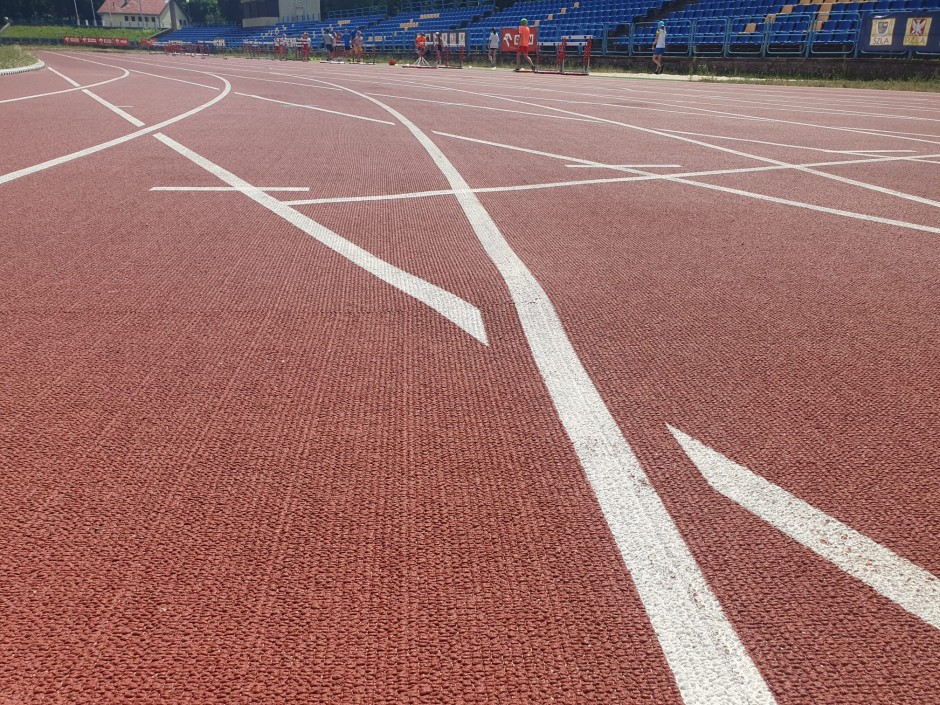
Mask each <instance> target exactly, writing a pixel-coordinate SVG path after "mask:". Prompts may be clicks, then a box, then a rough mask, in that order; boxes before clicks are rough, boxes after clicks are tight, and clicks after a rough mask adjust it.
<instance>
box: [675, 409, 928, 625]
mask: <svg viewBox="0 0 940 705" xmlns="http://www.w3.org/2000/svg"><path fill="white" fill-rule="evenodd" d="M667 426H668V424H667ZM668 427H669V430H670V432H672V435H673V436H674V437H675V439H676V441H678V443H679V445H680V446H682V449H683V450H684V451H685V453H686V455H688V456H689V458H690V459H691V460H692V462H693V463H694V464H695V466H696V467H697V468H698V469H699V472H701V473H702V475H704V476H705V479H706V480H707V481H708V484H709V485H711V486H712V487H713V488H714V489H715V490H716V491H718V492H720V493H721V494H723V495H724V496H725V497H727V498H728V499H730V500H732V501H733V502H736V503H737V504H739V505H741V506H742V507H744V508H745V509H746V510H748V511H749V512H751V513H752V514H755V515H756V516H758V517H760V518H761V519H763V520H764V521H766V522H767V523H768V524H770V525H771V526H773V527H775V528H777V529H779V530H780V531H782V532H783V533H785V534H786V535H787V536H789V537H790V538H791V539H793V540H794V541H798V542H799V543H801V544H803V545H804V546H806V547H807V548H808V549H810V550H811V551H813V552H815V553H816V554H818V555H820V556H822V557H823V558H825V559H826V560H827V561H830V562H832V563H834V564H835V565H837V566H838V567H839V568H841V569H842V570H844V571H845V572H846V573H848V574H849V575H851V576H852V577H854V578H857V579H858V580H861V581H862V582H863V583H865V584H866V585H868V586H869V587H871V588H872V589H874V590H875V591H876V592H877V593H879V594H880V595H883V596H884V597H887V598H888V599H889V600H891V601H892V602H895V603H897V604H898V605H900V606H901V607H903V608H904V609H906V610H907V611H908V612H910V613H911V614H913V615H916V616H917V617H920V618H921V619H922V620H924V621H925V622H927V624H929V625H930V626H932V627H935V628H936V629H940V579H938V578H937V577H936V576H934V575H933V574H931V573H929V572H927V571H926V570H924V569H923V568H920V567H919V566H916V565H914V564H913V563H911V562H910V561H909V560H907V559H906V558H902V557H901V556H899V555H898V554H896V553H894V552H893V551H891V550H890V549H888V548H886V547H885V546H882V545H881V544H879V543H876V542H875V541H872V540H871V539H870V538H868V537H867V536H865V535H863V534H860V533H859V532H858V531H855V529H853V528H851V527H850V526H846V525H845V524H843V523H842V522H840V521H839V520H837V519H834V518H833V517H831V516H829V515H828V514H826V513H824V512H821V511H820V510H818V509H816V508H815V507H813V506H812V505H810V504H807V503H806V502H804V501H803V500H801V499H799V498H798V497H795V496H794V495H792V494H790V493H789V492H787V491H786V490H785V489H783V488H781V487H778V486H777V485H774V484H773V483H771V482H769V481H767V480H765V479H764V478H763V477H760V476H759V475H757V474H755V473H753V472H751V471H750V470H748V469H747V468H746V467H744V466H743V465H738V464H737V463H735V462H733V461H731V460H729V459H728V458H726V457H725V456H723V455H722V454H721V453H719V452H717V451H715V450H713V449H712V448H709V447H708V446H706V445H705V444H704V443H702V442H700V441H697V440H696V439H694V438H692V437H691V436H688V435H686V434H685V433H683V432H682V431H680V430H679V429H677V428H674V427H672V426H668Z"/></svg>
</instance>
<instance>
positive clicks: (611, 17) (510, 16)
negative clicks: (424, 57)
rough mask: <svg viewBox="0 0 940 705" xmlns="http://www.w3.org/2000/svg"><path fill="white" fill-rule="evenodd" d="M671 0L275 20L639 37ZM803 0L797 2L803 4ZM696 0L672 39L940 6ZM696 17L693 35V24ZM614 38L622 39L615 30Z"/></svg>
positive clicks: (182, 35) (773, 32) (798, 35)
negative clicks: (627, 32)
mask: <svg viewBox="0 0 940 705" xmlns="http://www.w3.org/2000/svg"><path fill="white" fill-rule="evenodd" d="M667 1H668V0H527V1H523V2H516V3H515V4H513V5H511V6H509V7H507V8H505V9H503V10H501V11H499V12H495V11H494V10H495V8H494V7H493V6H492V5H479V6H475V7H463V8H452V9H442V10H440V11H435V12H424V13H418V14H416V12H415V11H412V12H408V13H402V14H399V15H396V16H394V17H391V18H386V17H383V16H379V15H366V16H359V17H345V18H331V19H330V20H325V21H317V22H298V23H288V24H282V25H278V28H279V30H280V31H281V32H284V33H286V34H287V35H288V36H299V35H300V34H302V33H303V32H304V31H307V32H309V33H310V35H311V38H312V44H313V46H314V48H319V47H320V46H321V34H322V31H323V29H325V28H327V27H332V28H333V30H334V31H335V30H339V31H342V32H344V33H348V32H350V30H352V31H354V30H355V29H356V28H357V27H358V28H362V29H363V34H364V35H365V37H366V42H367V43H368V44H370V45H373V46H375V47H377V48H378V49H393V48H394V49H402V48H408V47H410V46H412V45H413V44H414V38H415V36H416V35H417V34H418V33H419V32H423V33H433V32H438V31H441V32H444V31H456V30H461V31H465V32H466V33H467V39H468V44H469V46H470V48H471V49H472V50H479V49H482V48H484V47H485V45H486V42H487V39H488V37H489V30H490V28H491V27H496V28H500V27H508V26H517V25H518V24H519V21H520V20H521V19H522V18H523V17H525V18H527V19H528V20H529V24H530V26H535V27H538V31H539V38H540V41H543V42H553V41H558V40H559V39H560V38H561V37H562V36H571V35H590V36H594V37H595V38H596V39H601V38H602V37H603V36H604V35H605V32H612V33H614V34H624V32H623V31H617V30H623V28H624V27H625V26H626V25H630V24H633V23H639V24H638V25H637V27H636V30H635V31H636V36H635V37H634V43H635V44H642V43H644V42H647V40H649V41H652V32H653V28H652V25H649V24H647V25H645V26H644V24H643V22H644V21H645V20H646V18H647V17H648V16H649V15H650V14H651V13H652V12H655V11H660V10H662V9H663V8H664V5H665V4H666V2H667ZM798 3H799V4H798ZM798 3H790V4H785V3H784V2H783V0H740V1H738V2H735V1H734V0H698V2H693V3H691V4H689V5H687V6H686V7H684V8H682V9H680V10H677V11H675V12H673V13H671V14H669V15H667V16H666V24H667V28H668V30H669V36H670V42H671V43H679V44H682V43H683V42H685V43H688V42H690V41H692V43H708V42H714V43H724V41H725V39H726V38H727V37H729V36H730V37H731V41H732V42H734V43H739V44H745V45H762V44H763V43H764V42H765V41H767V42H770V43H771V44H781V43H783V44H797V43H804V42H806V41H807V38H808V36H809V35H812V42H813V43H826V42H831V43H837V44H840V43H848V42H854V41H855V40H856V39H857V35H858V32H859V28H860V21H859V17H860V14H862V13H870V12H889V11H921V10H940V0H868V1H865V0H863V1H860V2H837V3H820V2H808V1H807V0H798ZM693 23H694V36H692V32H693ZM272 37H273V28H272V27H265V28H248V29H244V28H241V27H236V26H229V27H187V28H185V29H181V30H178V31H177V32H174V33H172V34H170V35H168V36H165V37H163V39H164V40H178V41H184V42H200V41H205V42H209V41H212V40H213V39H225V40H226V44H227V45H228V46H233V47H237V46H239V45H240V44H241V43H242V42H249V43H250V42H258V41H261V42H265V41H267V42H270V41H271V39H272ZM616 41H617V42H620V43H622V42H623V41H624V40H623V39H622V38H618V39H617V40H616Z"/></svg>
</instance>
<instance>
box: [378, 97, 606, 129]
mask: <svg viewBox="0 0 940 705" xmlns="http://www.w3.org/2000/svg"><path fill="white" fill-rule="evenodd" d="M368 95H371V96H377V97H379V98H392V99H394V100H410V101H414V102H418V103H434V104H436V105H448V106H453V107H457V108H476V109H477V110H490V111H492V112H496V113H515V114H516V115H532V116H534V117H543V118H550V119H552V120H573V121H575V122H597V120H592V119H590V118H575V117H570V116H566V115H547V114H545V113H533V112H529V111H526V110H510V109H509V108H494V107H493V106H491V105H474V104H473V103H451V102H448V101H446V100H431V99H430V98H412V97H410V96H402V95H389V94H387V93H369V94H368Z"/></svg>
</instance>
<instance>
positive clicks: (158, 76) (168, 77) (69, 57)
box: [57, 53, 219, 107]
mask: <svg viewBox="0 0 940 705" xmlns="http://www.w3.org/2000/svg"><path fill="white" fill-rule="evenodd" d="M57 55H58V56H64V57H66V58H68V59H75V60H76V61H85V62H87V63H89V64H97V65H98V66H108V67H109V68H112V69H118V68H119V69H122V70H124V71H130V72H131V73H139V74H141V75H142V76H151V77H152V78H162V79H164V80H167V81H176V82H178V83H188V84H189V85H191V86H199V87H200V88H208V89H209V90H213V91H217V90H219V87H218V86H209V85H206V84H205V83H196V82H194V81H185V80H183V79H182V78H172V77H170V76H161V75H160V74H156V73H147V72H146V71H140V70H139V69H125V68H123V67H122V66H115V65H114V64H105V63H103V62H101V61H92V60H91V59H86V58H85V57H82V56H74V55H72V54H66V53H59V54H57ZM148 65H150V64H148ZM120 107H130V106H120Z"/></svg>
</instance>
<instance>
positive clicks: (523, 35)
mask: <svg viewBox="0 0 940 705" xmlns="http://www.w3.org/2000/svg"><path fill="white" fill-rule="evenodd" d="M531 46H532V30H531V29H529V20H527V19H526V18H525V17H523V18H522V19H521V20H519V48H518V49H517V50H516V69H515V70H516V71H522V57H523V56H525V60H526V61H528V62H529V68H530V69H532V70H533V71H535V64H534V63H532V58H531V57H530V56H529V49H530V48H531Z"/></svg>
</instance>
